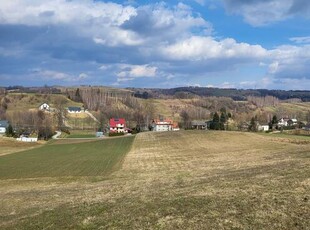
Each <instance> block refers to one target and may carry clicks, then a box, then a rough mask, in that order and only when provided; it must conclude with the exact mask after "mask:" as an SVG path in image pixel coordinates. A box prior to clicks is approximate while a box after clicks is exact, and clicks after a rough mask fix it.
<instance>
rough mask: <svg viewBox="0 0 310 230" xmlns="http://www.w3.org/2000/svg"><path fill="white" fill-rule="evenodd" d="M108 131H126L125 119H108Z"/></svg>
mask: <svg viewBox="0 0 310 230" xmlns="http://www.w3.org/2000/svg"><path fill="white" fill-rule="evenodd" d="M109 125H110V133H127V132H128V131H127V129H126V121H125V119H124V118H111V119H110V123H109Z"/></svg>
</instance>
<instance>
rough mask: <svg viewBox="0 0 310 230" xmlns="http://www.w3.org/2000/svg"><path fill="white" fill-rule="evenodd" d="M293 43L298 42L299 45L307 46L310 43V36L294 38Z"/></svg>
mask: <svg viewBox="0 0 310 230" xmlns="http://www.w3.org/2000/svg"><path fill="white" fill-rule="evenodd" d="M290 40H291V41H293V42H296V43H297V44H305V43H310V36H307V37H292V38H290Z"/></svg>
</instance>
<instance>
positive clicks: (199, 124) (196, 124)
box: [191, 120, 207, 130]
mask: <svg viewBox="0 0 310 230" xmlns="http://www.w3.org/2000/svg"><path fill="white" fill-rule="evenodd" d="M191 124H192V129H200V130H205V129H207V122H205V121H197V120H194V121H192V122H191Z"/></svg>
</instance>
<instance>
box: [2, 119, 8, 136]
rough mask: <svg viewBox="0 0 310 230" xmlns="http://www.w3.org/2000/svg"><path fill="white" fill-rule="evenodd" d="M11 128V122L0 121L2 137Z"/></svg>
mask: <svg viewBox="0 0 310 230" xmlns="http://www.w3.org/2000/svg"><path fill="white" fill-rule="evenodd" d="M8 127H9V122H8V121H7V120H0V135H3V134H5V132H6V129H7V128H8Z"/></svg>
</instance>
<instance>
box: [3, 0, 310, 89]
mask: <svg viewBox="0 0 310 230" xmlns="http://www.w3.org/2000/svg"><path fill="white" fill-rule="evenodd" d="M12 85H22V86H44V85H49V86H52V85H62V86H78V85H104V86H112V87H121V88H124V87H137V88H142V87H145V88H173V87H180V86H201V87H220V88H240V89H241V88H243V89H250V88H251V89H256V88H257V89H258V88H260V89H261V88H264V89H283V90H310V1H309V0H183V1H177V0H171V1H142V0H141V1H140V0H136V1H135V0H126V1H121V0H119V1H101V0H45V1H44V0H1V1H0V86H12Z"/></svg>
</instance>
